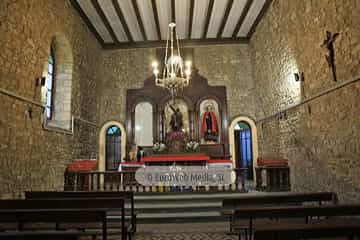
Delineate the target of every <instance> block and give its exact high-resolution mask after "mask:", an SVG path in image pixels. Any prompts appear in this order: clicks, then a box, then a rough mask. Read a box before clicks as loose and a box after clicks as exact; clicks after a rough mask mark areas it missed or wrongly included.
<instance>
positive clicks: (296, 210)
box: [231, 204, 360, 239]
mask: <svg viewBox="0 0 360 240" xmlns="http://www.w3.org/2000/svg"><path fill="white" fill-rule="evenodd" d="M231 214H232V216H233V218H234V221H236V220H238V219H247V220H249V224H248V227H247V229H248V233H249V238H250V239H251V235H252V232H253V230H254V225H255V229H256V226H257V223H256V222H255V223H254V219H261V218H270V219H277V220H278V221H279V220H280V221H281V219H289V218H298V219H303V221H302V222H301V224H303V223H308V221H309V219H310V218H312V217H317V218H319V217H335V216H357V215H360V204H359V205H321V206H281V207H257V208H242V209H236V210H233V211H232V213H231ZM330 221H331V220H330ZM274 223H276V222H272V224H274ZM262 224H263V223H260V226H261V225H262Z"/></svg>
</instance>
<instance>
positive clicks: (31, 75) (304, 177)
mask: <svg viewBox="0 0 360 240" xmlns="http://www.w3.org/2000/svg"><path fill="white" fill-rule="evenodd" d="M359 80H360V1H358V0H0V111H1V114H0V215H1V214H2V213H1V211H3V209H8V207H3V206H10V205H7V204H9V203H8V202H6V201H7V200H9V201H10V200H11V201H17V200H19V201H30V200H27V198H28V196H31V192H34V193H36V192H57V193H59V192H60V193H61V192H85V191H86V192H96V193H97V192H119V193H121V192H130V193H131V196H132V200H134V199H135V211H137V214H138V215H137V221H138V222H137V224H138V227H136V228H135V227H134V226H133V225H134V222H131V224H132V230H126V231H127V232H126V234H124V231H125V230H124V229H122V231H121V232H122V235H121V239H124V240H125V239H131V238H133V237H135V236H136V237H135V238H139V239H245V238H247V239H251V238H253V239H265V238H261V236H262V235H261V233H262V232H261V231H262V230H261V229H262V228H261V225H259V228H257V225H256V224H255V225H254V226H255V227H254V229H253V230H251V228H250V231H245V233H244V232H243V231H242V230H238V231H235V230H234V229H236V226H237V225H236V224H235V222H234V223H232V222H231V220H230V226H235V227H234V229H232V227H230V233H232V234H229V230H228V225H229V220H228V218H227V217H228V215H229V216H230V215H231V216H232V217H233V218H235V217H236V216H237V210H236V209H235V210H234V209H232V211H231V212H229V211H225V210H224V208H222V207H224V206H225V205H226V201H225V200H226V199H237V198H247V197H255V198H256V196H268V195H269V196H270V195H271V196H275V197H278V196H284V195H287V196H295V195H293V194H305V196H308V195H309V194H311V197H312V199H314V198H313V197H317V196H318V195H317V194H318V193H331V196H332V200H334V196H336V203H337V204H339V206H340V207H338V208H337V209H336V210H328V212H332V213H334V215H341V216H343V215H342V214H344V213H343V212H342V209H343V208H342V207H344V208H346V209H347V207H349V206H351V209H353V211H352V213H351V215H356V217H357V220H356V221H355V220H354V221H353V222H352V223H351V224H353V225H354V226H355V224H357V225H356V226H359V229H360V222H359V220H358V217H359V216H360V157H359V156H360V83H359ZM171 167H179V168H183V169H185V170H187V169H190V168H192V167H193V168H194V169H197V167H198V168H204V169H206V171H213V170H214V169H217V170H218V171H224V173H226V174H227V173H229V174H230V175H229V179H230V180H231V182H230V183H229V182H227V183H216V184H212V185H211V184H210V185H207V184H205V185H204V183H201V182H200V183H199V185H198V186H197V185H196V186H194V183H192V185H191V184H190V186H178V185H177V186H175V185H174V186H172V185H171V184H169V185H167V184H163V183H162V182H161V183H157V184H155V185H151V186H145V185H144V184H140V183H139V180H138V178H137V177H136V173H137V171H138V170H139V171H141V170H144V171H145V170H146V169H150V170H152V171H157V170H158V169H165V168H169V169H172V168H171ZM209 169H210V170H209ZM211 169H212V170H211ZM150 170H149V171H150ZM185 170H184V171H185ZM159 171H160V170H159ZM189 171H190V170H189ZM204 171H205V170H204ZM229 179H228V180H229ZM148 180H149V179H148ZM230 180H229V181H230ZM204 181H205V180H204ZM184 184H185V183H184ZM306 194H308V195H306ZM34 195H36V194H34ZM65 195H66V194H64V196H65ZM105 195H106V194H105ZM105 195H104V196H105ZM109 195H110V193H109ZM44 196H45V195H44ZM49 196H50V195H49ZM59 196H60V195H59ZM72 196H74V195H72ZM89 196H90V195H89ZM91 196H95V197H94V198H97V197H101V198H103V195H101V194H100V195H98V196H97V195H91ZM114 196H115V195H114ZM172 196H173V197H172ZM296 196H298V198H297V200H296V201H298V200H299V199H300V198H306V197H304V196H303V195H301V197H299V195H296ZM49 198H50V197H49ZM60 198H62V197H60ZM64 198H65V197H64ZM74 198H75V197H74ZM25 199H26V200H25ZM274 199H275V198H274ZM2 201H3V202H2ZM34 201H36V200H34ZM39 201H40V200H39ZM49 201H50V202H51V200H49ZM64 201H65V200H64ZM124 201H125V203H124V204H125V205H123V208H126V200H124ZM216 201H218V202H219V204H220V205H216V204H217V202H216ZM222 201H223V202H222ZM234 201H235V200H234ZM274 201H276V200H274ZM291 201H293V200H291ZM303 201H305V200H303ZM312 201H315V200H312ZM316 201H318V202H319V203H320V204H321V202H322V201H326V200H316ZM65 202H66V201H65ZM79 202H80V200H79ZM95 202H96V200H94V204H95ZM215 202H216V204H215ZM263 203H265V202H263ZM34 204H35V203H34ZM39 204H40V203H39ZM41 204H45V203H41ZM54 204H55V203H54ZM56 204H58V203H56ZM63 204H64V206H65V205H66V204H67V203H63ZM72 204H73V205H74V206H75V205H76V201H74V202H73V203H72ZM109 204H110V202H109ZM142 204H143V205H144V206H143V205H142ZM201 204H202V205H201ZM206 204H208V205H206ZM271 204H275V202H271ZM301 204H304V202H301V203H300V205H301ZM15 205H16V204H15V203H14V206H15ZM25 205H26V206H27V205H28V204H27V203H25V204H24V205H23V206H25ZM30 205H31V204H29V206H30ZM50 205H51V204H50ZM50 205H49V206H50ZM60 205H61V204H60ZM80 205H81V204H80ZM80 205H79V206H80ZM150 205H153V208H151V206H150ZM200 205H201V206H202V207H200ZM215 205H216V206H215ZM265 205H266V204H265ZM305 205H306V204H305ZM325 205H326V204H325ZM329 205H331V204H329ZM31 206H35V205H31ZM56 206H58V205H56ZM109 206H110V205H109ZM145 206H150V207H145ZM166 206H167V207H166ZM170 206H174V207H170ZM301 206H302V205H301ZM72 207H73V206H72ZM104 207H105V203H104ZM261 207H264V206H261ZM265 207H266V206H265ZM291 207H294V206H290V207H289V209H287V210H288V211H291ZM316 207H317V208H321V207H323V206H317V205H316ZM331 207H332V205H331ZM24 208H25V207H24ZM49 208H50V207H49ZM77 208H80V207H77ZM148 208H151V209H150V210H149V209H148ZM176 208H178V211H176ZM314 208H315V207H314ZM30 209H31V210H32V211H34V212H35V210H36V209H34V207H30ZM144 209H145V210H144ZM146 209H147V210H146ZM161 209H162V210H161ZM339 209H340V210H339ZM354 209H355V210H354ZM77 210H79V209H77ZM4 211H5V210H4ZM8 211H10V210H8ZM54 211H55V210H54ZM142 211H143V212H142ZM167 211H168V212H167ZM239 211H240V210H239ZM314 211H317V210H314ZM10 212H11V211H10ZM55 212H56V211H55ZM339 212H341V213H339ZM344 212H346V211H345V210H344ZM125 214H126V213H125ZM152 214H153V215H152ZM161 214H163V215H161ZM166 214H168V215H166ZM187 214H188V215H187ZM55 215H56V214H53V216H55ZM240 215H241V212H240V213H239V216H240ZM133 216H134V215H132V217H133ZM318 216H322V215H321V214H319V215H318ZM324 216H325V215H324ZM345 216H347V215H346V214H345ZM17 217H18V215H17ZM62 217H63V218H64V219H65V218H66V217H64V216H62ZM2 219H3V218H2V217H0V239H32V238H30V237H31V236H30V235H27V234H28V233H24V234H25V235H21V237H24V238H19V235H17V234H19V230H17V231H16V233H15V235H14V236H15V238H10V237H9V236H10V235H9V236H8V235H6V236H5V235H4V236H5V238H2V236H3V235H1V234H2V233H3V232H2V231H3V230H2V229H3V228H2V224H1V223H2V222H3V220H2ZM125 219H126V218H125ZM230 219H231V218H230ZM19 221H20V220H19ZM21 221H23V220H21ZM44 221H45V220H44ZM64 221H65V220H64ZM124 221H125V220H124ZM45 222H46V221H45ZM280 222H281V221H280ZM221 224H222V225H221ZM272 224H273V223H272ZM272 224H270V225H271V226H273V225H272ZM316 224H317V223H315V225H316ZM349 224H350V223H349ZM351 224H350V225H351ZM315 225H314V226H315ZM343 225H344V223H342V225H341V226H340V225H339V224H338V223H337V222H335V221H333V222H331V223H326V224H325V226H326V229H325V228H324V226H323V225H321V229H322V231H323V232H321V234H318V235H321V236H323V235H322V234H323V233H325V232H327V233H328V235H329V233H330V232H331V233H332V230H334V229H335V230H334V236H335V235H336V236H337V235H339V236H340V235H341V234H343V233H344V232H346V233H347V234H349V233H351V234H355V235H351V236H352V237H353V238H348V239H358V237H360V232H359V231H358V230H356V229H357V227H354V226H353V225H351V226H353V227H352V228H351V230H349V229H350V228H347V229H346V231H345V230H344V231H342V232H341V231H340V230H339V229H340V228H341V229H343V228H344V226H343ZM135 226H136V225H135ZM160 226H162V227H160ZM274 226H275V225H274ZM301 226H302V228H304V229H305V230H304V229H303V230H301V231H304V232H302V233H303V235H302V236H303V237H304V236H305V235H304V234H305V231H310V230H308V229H307V226H303V225H301ZM108 227H110V225H108ZM251 227H253V226H251ZM347 227H349V225H347ZM298 228H299V225H297V229H298ZM323 228H324V229H325V230H324V229H323ZM177 229H179V230H178V231H177ZM191 229H195V230H194V231H195V232H192V230H191ZM199 229H204V230H199ZM218 229H220V230H219V231H217V230H218ZM241 229H242V228H241ZM319 229H320V227H319ZM57 230H58V229H57ZM258 230H259V232H257V231H258ZM264 231H265V230H264ZM272 231H273V229H272ZM277 231H278V230H277ZM284 231H285V230H284ZM297 231H300V230H297ZM60 232H61V231H60ZM84 232H86V231H85V230H84ZM130 232H131V233H130ZM234 232H235V233H234ZM319 232H320V230H319ZM340 232H341V234H340ZM5 233H6V231H5ZM41 234H44V233H41ZM46 234H48V233H46ZM56 234H57V235H56V236H58V235H59V234H60V233H59V231H57V233H56ZM61 234H63V233H61ZM66 234H67V235H66ZM66 234H65V235H61V237H63V239H70V237H74V236H73V235H71V236H70V234H69V233H66ZM102 234H104V233H103V232H102ZM196 234H198V235H196ZM312 234H313V232H312ZM356 234H357V235H356ZM68 235H69V236H68ZM238 235H239V237H238ZM11 236H12V237H14V236H13V235H11ZM39 236H41V237H44V235H39ZM39 236H36V237H37V239H43V238H41V237H39ZM51 236H52V237H53V235H51ZM54 236H55V235H54ZM79 236H80V235H76V236H75V237H76V238H72V239H81V237H82V236H80V238H79ZM267 236H268V237H269V236H270V235H267ZM271 236H272V235H271ZM274 236H275V235H274ZM276 236H278V238H275V237H274V238H270V237H269V238H268V239H278V240H280V239H284V238H281V237H279V236H280V235H276ZM288 236H290V235H288ZM291 236H292V235H291ZM294 236H295V235H294ZM309 236H310V235H309ZM331 236H332V235H331ZM356 236H357V237H356ZM325 237H329V236H325ZM104 238H106V236H105V235H102V236H101V235H100V236H97V239H104ZM109 238H110V236H109ZM305 238H306V237H304V239H305ZM44 239H45V238H44ZM48 239H52V238H48ZM56 239H58V238H56ZM110 239H111V238H110ZM114 239H115V238H114ZM292 239H298V238H297V237H293V238H292Z"/></svg>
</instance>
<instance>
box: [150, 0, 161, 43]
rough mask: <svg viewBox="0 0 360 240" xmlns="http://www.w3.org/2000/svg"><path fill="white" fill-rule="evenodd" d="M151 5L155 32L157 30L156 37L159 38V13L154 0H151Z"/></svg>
mask: <svg viewBox="0 0 360 240" xmlns="http://www.w3.org/2000/svg"><path fill="white" fill-rule="evenodd" d="M151 5H152V9H153V13H154V19H155V25H156V32H157V35H158V39H159V40H161V31H160V23H159V15H158V10H157V7H156V0H151Z"/></svg>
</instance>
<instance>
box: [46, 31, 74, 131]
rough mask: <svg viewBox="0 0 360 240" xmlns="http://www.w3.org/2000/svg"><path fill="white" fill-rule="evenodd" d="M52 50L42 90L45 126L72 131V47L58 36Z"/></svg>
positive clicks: (47, 61)
mask: <svg viewBox="0 0 360 240" xmlns="http://www.w3.org/2000/svg"><path fill="white" fill-rule="evenodd" d="M50 49H51V50H50V53H49V55H48V58H47V59H46V62H44V64H45V66H44V71H43V77H45V79H46V81H45V85H44V86H43V88H42V89H41V99H42V103H43V104H44V105H45V112H44V115H45V119H44V120H45V121H44V125H45V127H46V128H48V127H50V128H51V127H55V128H61V129H64V130H70V129H71V127H72V114H71V95H72V73H73V55H72V50H71V45H70V43H69V41H68V40H67V39H66V38H65V37H64V36H62V35H56V36H54V37H53V38H52V40H51V45H50ZM48 129H49V128H48Z"/></svg>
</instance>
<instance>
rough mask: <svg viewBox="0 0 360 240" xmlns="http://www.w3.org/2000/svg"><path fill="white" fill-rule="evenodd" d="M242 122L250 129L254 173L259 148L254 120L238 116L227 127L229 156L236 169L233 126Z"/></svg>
mask: <svg viewBox="0 0 360 240" xmlns="http://www.w3.org/2000/svg"><path fill="white" fill-rule="evenodd" d="M241 121H244V122H246V123H248V124H249V125H250V128H251V141H252V157H253V168H254V169H253V171H254V173H255V167H256V166H257V158H258V156H259V147H258V141H257V128H256V124H255V122H254V120H252V119H251V118H249V117H246V116H238V117H236V118H234V119H233V120H232V122H231V124H230V127H229V147H230V154H231V156H232V157H231V159H232V164H233V167H234V168H235V167H236V162H235V161H236V159H235V140H234V139H235V136H234V130H235V126H236V125H237V123H238V122H241ZM254 180H256V174H254Z"/></svg>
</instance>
